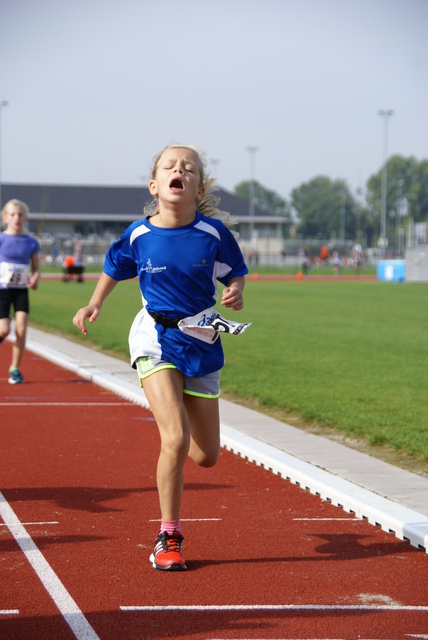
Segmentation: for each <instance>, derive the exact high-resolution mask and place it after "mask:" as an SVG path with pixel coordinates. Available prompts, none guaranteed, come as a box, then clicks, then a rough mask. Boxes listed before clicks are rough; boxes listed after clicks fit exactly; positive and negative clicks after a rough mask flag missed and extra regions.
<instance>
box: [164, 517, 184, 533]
mask: <svg viewBox="0 0 428 640" xmlns="http://www.w3.org/2000/svg"><path fill="white" fill-rule="evenodd" d="M160 530H161V531H166V532H167V533H169V534H171V533H174V531H178V532H179V533H181V529H180V520H161V526H160Z"/></svg>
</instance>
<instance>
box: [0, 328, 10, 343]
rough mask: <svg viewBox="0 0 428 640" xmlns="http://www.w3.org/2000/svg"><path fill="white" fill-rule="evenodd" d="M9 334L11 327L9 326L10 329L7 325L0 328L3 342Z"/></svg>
mask: <svg viewBox="0 0 428 640" xmlns="http://www.w3.org/2000/svg"><path fill="white" fill-rule="evenodd" d="M9 333H10V326H9V327H8V326H6V325H3V326H0V338H1V339H2V340H4V339H5V338H7V336H8V335H9Z"/></svg>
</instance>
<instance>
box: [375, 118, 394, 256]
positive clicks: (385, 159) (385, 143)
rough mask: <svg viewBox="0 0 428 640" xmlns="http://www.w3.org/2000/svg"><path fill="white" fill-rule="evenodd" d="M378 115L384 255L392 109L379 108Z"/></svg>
mask: <svg viewBox="0 0 428 640" xmlns="http://www.w3.org/2000/svg"><path fill="white" fill-rule="evenodd" d="M379 115H380V116H382V118H383V170H382V205H381V206H382V209H381V216H380V238H381V241H382V245H381V255H382V258H384V257H385V248H386V177H387V167H386V165H387V162H388V120H389V118H390V117H391V116H392V115H394V112H393V111H392V109H387V110H382V109H381V110H380V111H379Z"/></svg>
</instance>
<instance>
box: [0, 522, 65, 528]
mask: <svg viewBox="0 0 428 640" xmlns="http://www.w3.org/2000/svg"><path fill="white" fill-rule="evenodd" d="M21 524H22V526H23V527H32V526H33V525H40V524H43V525H46V524H59V522H21ZM0 527H7V524H4V523H3V522H0Z"/></svg>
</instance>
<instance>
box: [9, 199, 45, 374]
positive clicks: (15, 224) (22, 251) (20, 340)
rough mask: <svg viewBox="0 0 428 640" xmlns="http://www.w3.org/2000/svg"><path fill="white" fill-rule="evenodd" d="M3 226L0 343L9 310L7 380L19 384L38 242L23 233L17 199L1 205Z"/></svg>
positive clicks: (24, 210) (22, 208) (24, 211)
mask: <svg viewBox="0 0 428 640" xmlns="http://www.w3.org/2000/svg"><path fill="white" fill-rule="evenodd" d="M2 215H3V223H4V224H5V225H6V229H5V231H4V232H3V233H0V342H2V341H3V340H4V339H5V338H6V336H8V335H9V333H10V320H11V318H10V312H11V308H12V307H13V310H14V313H15V336H16V339H15V342H14V344H13V347H12V362H11V365H10V369H9V383H10V384H21V383H23V382H24V378H23V376H22V374H21V371H20V366H21V360H22V356H23V354H24V349H25V341H26V336H27V324H28V315H29V310H30V308H29V296H28V289H37V285H38V281H39V275H40V274H39V253H40V244H39V243H38V241H37V240H36V239H35V238H33V237H32V236H30V235H28V234H27V233H25V228H24V225H25V222H26V220H27V218H28V207H27V205H26V204H25V203H24V202H21V201H20V200H9V202H8V203H7V204H6V205H5V206H4V207H3V211H2Z"/></svg>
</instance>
